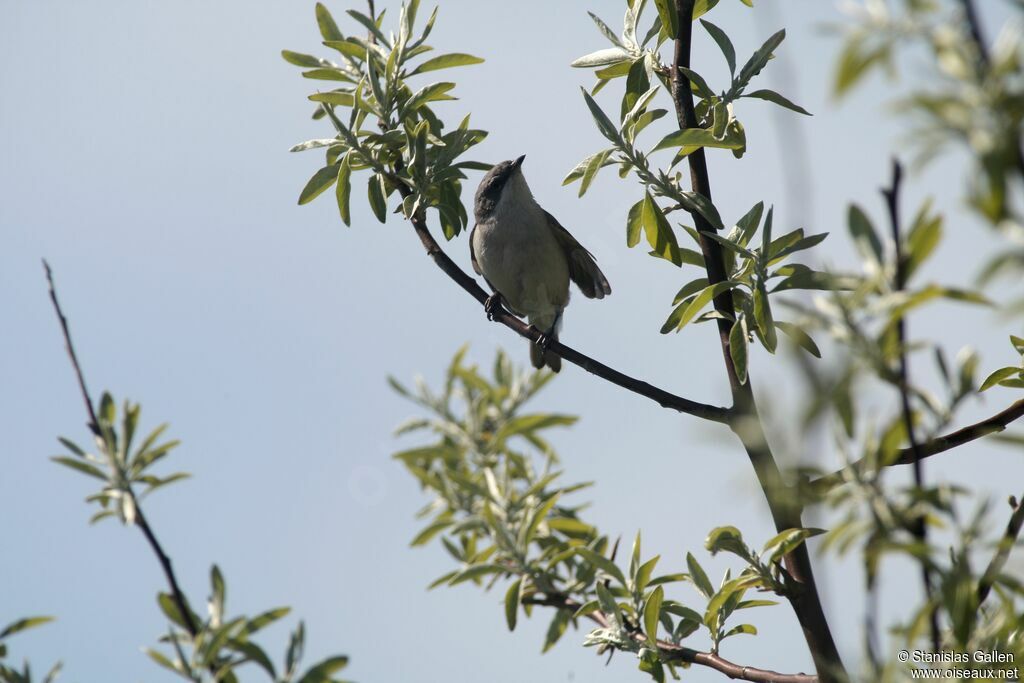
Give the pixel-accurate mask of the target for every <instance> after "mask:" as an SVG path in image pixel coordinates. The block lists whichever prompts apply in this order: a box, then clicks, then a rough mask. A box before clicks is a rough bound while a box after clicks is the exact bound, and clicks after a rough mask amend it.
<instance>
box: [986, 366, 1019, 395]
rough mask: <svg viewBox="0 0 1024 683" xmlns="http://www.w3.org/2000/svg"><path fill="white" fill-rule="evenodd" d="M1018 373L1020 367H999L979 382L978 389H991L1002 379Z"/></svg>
mask: <svg viewBox="0 0 1024 683" xmlns="http://www.w3.org/2000/svg"><path fill="white" fill-rule="evenodd" d="M1020 374H1021V369H1020V368H1013V367H1005V368H999V369H998V370H996V371H995V372H993V373H992V374H991V375H989V376H988V377H986V378H985V381H984V382H982V383H981V387H980V388H979V389H978V391H988V390H989V389H991V388H992V387H994V386H995V385H997V384H999V383H1000V382H1002V381H1003V380H1005V379H1007V378H1010V377H1014V376H1015V375H1020Z"/></svg>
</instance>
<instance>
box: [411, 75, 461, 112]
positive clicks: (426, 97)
mask: <svg viewBox="0 0 1024 683" xmlns="http://www.w3.org/2000/svg"><path fill="white" fill-rule="evenodd" d="M454 87H455V84H454V83H447V82H445V83H431V84H430V85H427V86H424V87H422V88H420V89H419V90H417V91H416V92H415V93H413V95H412V97H410V98H409V99H408V100H406V102H405V106H404V108H403V110H402V111H403V112H404V115H405V116H408V115H409V113H411V112H414V111H416V110H417V109H419V108H420V107H422V106H423V105H425V104H427V103H428V102H435V101H439V100H454V99H455V98H454V97H452V96H451V95H449V94H448V91H450V90H451V89H453V88H454Z"/></svg>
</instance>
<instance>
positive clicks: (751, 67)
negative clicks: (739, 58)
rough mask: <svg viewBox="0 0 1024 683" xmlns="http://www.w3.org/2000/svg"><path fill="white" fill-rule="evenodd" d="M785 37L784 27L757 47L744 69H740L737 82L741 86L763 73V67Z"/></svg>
mask: <svg viewBox="0 0 1024 683" xmlns="http://www.w3.org/2000/svg"><path fill="white" fill-rule="evenodd" d="M785 39H786V29H782V30H781V31H778V32H777V33H775V34H773V35H772V36H771V37H770V38H769V39H768V40H766V41H764V44H763V45H761V47H759V48H758V49H757V52H755V53H754V54H753V55H751V56H750V59H748V60H747V63H746V64H744V65H743V68H742V69H740V75H739V77H738V78H737V79H736V81H737V84H738V85H739V86H740V87H741V88H742V87H746V85H747V84H748V83H750V80H751V79H752V78H753V77H754V76H756V75H757V74H759V73H761V69H763V68H764V67H765V65H766V64H767V63H768V60H769V59H771V56H772V52H774V51H775V48H777V47H778V46H779V45H780V44H781V43H782V41H783V40H785Z"/></svg>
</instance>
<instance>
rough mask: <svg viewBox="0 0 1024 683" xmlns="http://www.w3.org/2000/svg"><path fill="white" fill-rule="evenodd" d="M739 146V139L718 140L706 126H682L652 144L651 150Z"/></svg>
mask: <svg viewBox="0 0 1024 683" xmlns="http://www.w3.org/2000/svg"><path fill="white" fill-rule="evenodd" d="M741 146H742V145H741V143H740V141H738V140H736V139H735V138H730V137H729V136H726V137H725V138H723V139H721V140H720V139H718V138H716V137H715V135H714V133H712V132H711V131H710V130H708V129H706V128H684V129H683V130H677V131H674V132H672V133H669V134H668V135H666V136H665V137H663V138H662V139H661V141H660V142H659V143H658V144H657V145H655V146H654V149H652V150H651V152H657V151H659V150H663V149H670V148H672V149H674V148H682V149H690V148H693V149H697V148H698V147H719V148H721V149H738V148H739V147H741Z"/></svg>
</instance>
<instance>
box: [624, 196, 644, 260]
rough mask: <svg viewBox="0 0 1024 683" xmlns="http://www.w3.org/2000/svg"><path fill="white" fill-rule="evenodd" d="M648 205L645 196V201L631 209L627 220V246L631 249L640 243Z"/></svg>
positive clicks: (639, 202) (642, 200)
mask: <svg viewBox="0 0 1024 683" xmlns="http://www.w3.org/2000/svg"><path fill="white" fill-rule="evenodd" d="M646 203H647V197H646V195H645V196H644V198H643V199H641V200H640V201H638V202H637V203H636V204H634V205H633V206H631V207H630V209H629V216H628V217H627V218H626V246H628V247H629V248H631V249H632V248H633V247H635V246H636V245H637V244H639V243H640V232H641V231H642V230H643V227H644V222H643V210H644V205H645V204H646Z"/></svg>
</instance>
